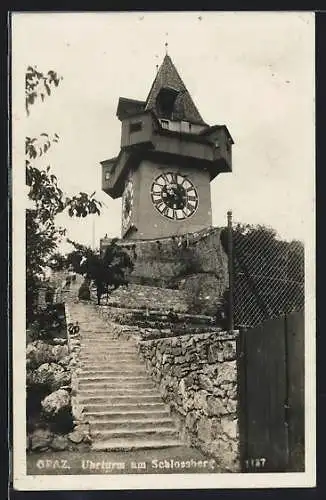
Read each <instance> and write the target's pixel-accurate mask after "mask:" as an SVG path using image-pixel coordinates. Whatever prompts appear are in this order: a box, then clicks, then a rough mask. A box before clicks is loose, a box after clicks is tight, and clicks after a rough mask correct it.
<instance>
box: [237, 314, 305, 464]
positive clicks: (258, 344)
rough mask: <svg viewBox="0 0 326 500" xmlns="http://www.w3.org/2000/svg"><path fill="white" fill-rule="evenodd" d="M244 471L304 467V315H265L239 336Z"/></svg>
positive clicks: (240, 417) (241, 438) (240, 419)
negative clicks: (267, 318) (267, 317)
mask: <svg viewBox="0 0 326 500" xmlns="http://www.w3.org/2000/svg"><path fill="white" fill-rule="evenodd" d="M238 348H239V352H238V354H239V358H238V359H239V371H238V373H239V398H240V408H241V410H240V415H239V421H240V443H241V455H242V467H243V472H287V471H289V472H300V471H304V314H303V312H296V313H292V314H289V315H287V316H286V317H283V318H278V319H275V320H268V321H266V322H264V323H263V324H261V325H259V326H257V327H255V328H252V329H250V330H246V331H245V330H243V331H241V333H240V338H239V344H238Z"/></svg>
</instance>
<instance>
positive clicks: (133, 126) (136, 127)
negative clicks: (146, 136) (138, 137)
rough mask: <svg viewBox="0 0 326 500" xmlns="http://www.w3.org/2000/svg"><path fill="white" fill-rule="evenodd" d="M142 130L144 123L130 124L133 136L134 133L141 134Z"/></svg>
mask: <svg viewBox="0 0 326 500" xmlns="http://www.w3.org/2000/svg"><path fill="white" fill-rule="evenodd" d="M141 129H142V122H135V123H130V125H129V132H130V134H132V133H133V132H139V131H140V130H141Z"/></svg>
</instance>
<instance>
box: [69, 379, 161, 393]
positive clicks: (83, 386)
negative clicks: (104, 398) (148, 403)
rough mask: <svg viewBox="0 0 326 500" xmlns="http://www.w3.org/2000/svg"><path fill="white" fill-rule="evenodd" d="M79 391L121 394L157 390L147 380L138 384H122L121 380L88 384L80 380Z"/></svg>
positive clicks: (134, 382)
mask: <svg viewBox="0 0 326 500" xmlns="http://www.w3.org/2000/svg"><path fill="white" fill-rule="evenodd" d="M78 389H79V391H80V392H83V391H90V392H91V391H93V390H96V391H98V390H101V391H102V390H106V389H109V390H111V389H112V391H118V390H120V391H121V392H124V390H126V391H127V392H128V391H129V390H131V389H133V390H135V391H137V390H138V389H144V390H145V389H150V390H155V385H154V383H153V382H151V381H148V380H145V381H142V382H139V381H138V382H137V381H132V380H130V381H128V382H126V381H124V382H123V383H121V381H120V380H116V381H114V382H112V381H106V382H102V381H101V380H95V381H93V382H86V381H83V380H79V382H78Z"/></svg>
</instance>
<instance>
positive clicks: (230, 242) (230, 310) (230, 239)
mask: <svg viewBox="0 0 326 500" xmlns="http://www.w3.org/2000/svg"><path fill="white" fill-rule="evenodd" d="M227 219H228V270H229V301H228V313H229V318H228V326H229V331H232V330H234V316H233V315H234V308H233V284H234V275H233V271H234V269H233V233H232V211H231V210H229V211H228V213H227Z"/></svg>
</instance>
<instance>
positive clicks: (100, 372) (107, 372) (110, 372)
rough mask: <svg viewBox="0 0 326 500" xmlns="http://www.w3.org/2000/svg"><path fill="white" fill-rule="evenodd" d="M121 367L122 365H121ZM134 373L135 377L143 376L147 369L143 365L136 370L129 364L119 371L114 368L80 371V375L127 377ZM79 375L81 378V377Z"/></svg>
mask: <svg viewBox="0 0 326 500" xmlns="http://www.w3.org/2000/svg"><path fill="white" fill-rule="evenodd" d="M120 368H121V367H120ZM132 375H134V376H135V377H141V376H146V378H147V375H146V371H145V369H144V367H143V366H141V368H139V369H138V370H134V369H133V368H129V367H128V366H124V367H123V368H121V369H120V370H119V371H117V370H114V369H106V368H101V369H97V370H92V369H90V370H86V369H82V370H81V371H80V377H92V376H94V377H101V376H103V377H117V378H118V377H127V378H129V377H130V376H132ZM80 377H79V378H80Z"/></svg>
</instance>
